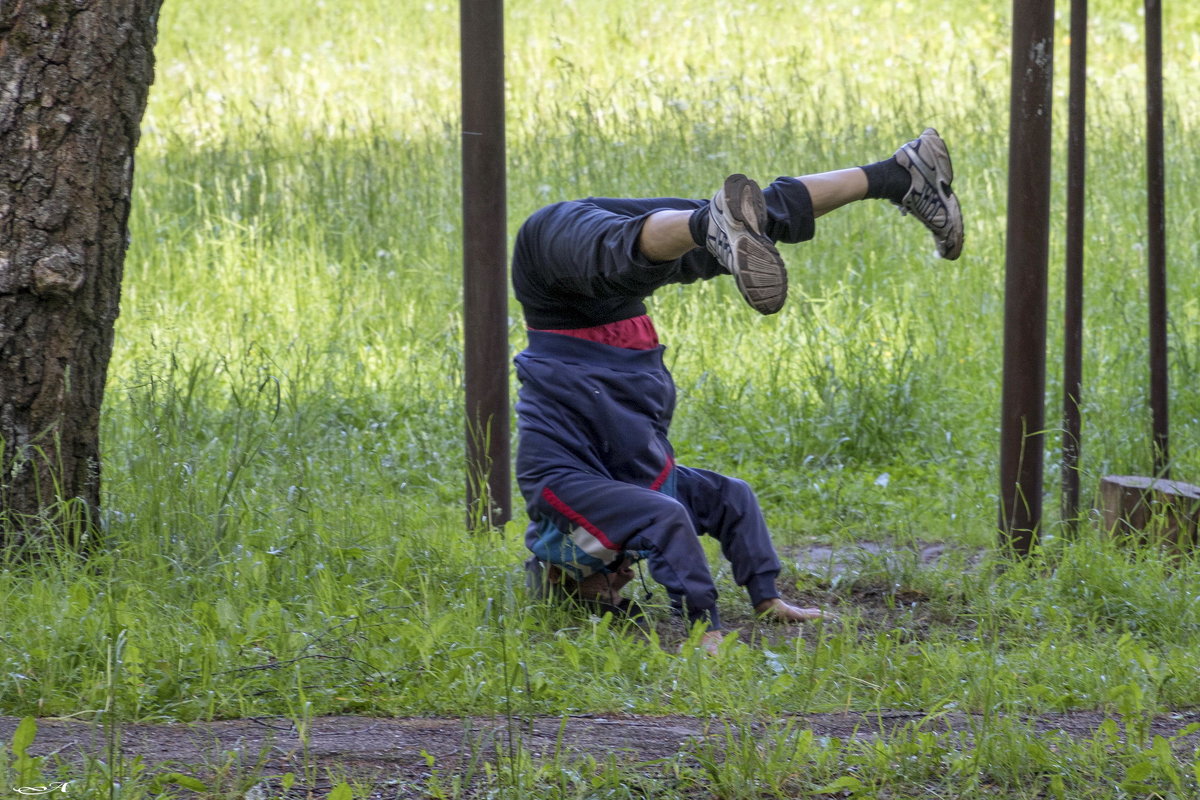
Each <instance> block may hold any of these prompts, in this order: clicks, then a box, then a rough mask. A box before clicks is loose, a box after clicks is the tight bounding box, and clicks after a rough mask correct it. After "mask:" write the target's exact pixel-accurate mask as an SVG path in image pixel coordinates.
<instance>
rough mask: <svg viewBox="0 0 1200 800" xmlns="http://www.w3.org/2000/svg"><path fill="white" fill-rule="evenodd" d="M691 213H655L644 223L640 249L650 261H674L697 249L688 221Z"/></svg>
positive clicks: (672, 211) (639, 244) (640, 237)
mask: <svg viewBox="0 0 1200 800" xmlns="http://www.w3.org/2000/svg"><path fill="white" fill-rule="evenodd" d="M691 216H692V212H691V211H677V210H671V209H667V210H663V211H655V212H654V213H653V214H651V215H650V216H648V217H646V221H645V222H644V223H642V232H641V234H640V235H639V236H638V249H639V250H641V251H642V255H644V256H645V257H646V258H647V259H649V260H650V261H659V262H662V261H674V260H675V259H677V258H679V257H681V256H683V255H684V254H685V253H687V252H688V251H690V250H694V249H695V248H696V243H695V242H694V241H692V234H691V231H690V230H689V229H688V220H689V219H690V218H691Z"/></svg>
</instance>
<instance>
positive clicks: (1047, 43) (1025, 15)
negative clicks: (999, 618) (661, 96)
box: [1000, 0, 1054, 556]
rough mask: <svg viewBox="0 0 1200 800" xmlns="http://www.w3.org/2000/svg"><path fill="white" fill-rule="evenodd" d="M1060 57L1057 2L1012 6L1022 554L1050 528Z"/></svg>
mask: <svg viewBox="0 0 1200 800" xmlns="http://www.w3.org/2000/svg"><path fill="white" fill-rule="evenodd" d="M1053 55H1054V2H1053V0H1013V46H1012V94H1011V101H1010V102H1011V107H1010V109H1009V149H1008V165H1009V166H1008V169H1009V173H1008V232H1007V238H1006V245H1005V246H1006V251H1005V284H1004V375H1003V388H1002V398H1001V414H1000V417H1001V418H1000V544H1001V546H1002V547H1007V548H1009V549H1010V551H1011V552H1013V553H1014V554H1016V555H1022V556H1024V555H1028V554H1029V553H1030V551H1031V550H1032V549H1033V545H1034V543H1035V542H1036V540H1037V536H1038V535H1039V531H1040V527H1041V522H1042V476H1043V457H1042V447H1043V440H1044V438H1045V434H1044V432H1043V427H1044V423H1045V411H1046V410H1045V401H1044V394H1045V388H1046V274H1047V263H1048V260H1049V250H1050V142H1051V129H1050V115H1051V110H1052V104H1053V95H1052V91H1051V89H1052V79H1053V74H1054V58H1053Z"/></svg>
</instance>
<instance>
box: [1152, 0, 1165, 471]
mask: <svg viewBox="0 0 1200 800" xmlns="http://www.w3.org/2000/svg"><path fill="white" fill-rule="evenodd" d="M1162 69H1163V64H1162V4H1161V2H1160V0H1146V237H1147V242H1148V246H1147V248H1146V249H1147V254H1148V269H1149V292H1150V416H1151V424H1152V427H1153V438H1154V475H1155V476H1156V477H1159V478H1167V479H1169V478H1170V477H1171V462H1170V457H1169V455H1170V453H1169V450H1168V447H1167V445H1168V423H1167V420H1168V416H1167V220H1166V187H1165V184H1166V176H1165V168H1164V164H1163V160H1164V159H1163V84H1162Z"/></svg>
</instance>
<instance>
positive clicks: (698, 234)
mask: <svg viewBox="0 0 1200 800" xmlns="http://www.w3.org/2000/svg"><path fill="white" fill-rule="evenodd" d="M688 233H690V234H691V235H692V241H693V242H695V243H696V246H697V247H704V246H705V245H706V244H708V205H707V204H705V205H703V206H701V207H700V208H697V209H696V210H695V211H693V212H692V215H691V216H690V217H688Z"/></svg>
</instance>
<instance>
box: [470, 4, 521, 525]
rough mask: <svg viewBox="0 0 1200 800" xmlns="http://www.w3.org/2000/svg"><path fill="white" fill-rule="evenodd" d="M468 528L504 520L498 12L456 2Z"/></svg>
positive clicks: (507, 510)
mask: <svg viewBox="0 0 1200 800" xmlns="http://www.w3.org/2000/svg"><path fill="white" fill-rule="evenodd" d="M459 12H460V15H461V16H460V21H459V23H460V34H461V48H462V50H461V62H462V140H463V141H462V185H463V339H464V344H463V346H464V360H465V381H466V439H467V463H466V468H467V525H468V527H469V528H471V529H476V528H480V527H484V526H488V525H491V526H499V525H503V524H504V523H505V522H507V521H508V520H509V518H510V517H511V514H512V508H511V489H510V485H511V472H510V466H509V461H510V459H509V397H508V269H507V260H508V221H507V213H506V211H507V206H506V203H505V193H506V185H505V181H506V173H505V143H504V3H503V0H461V3H460V6H459Z"/></svg>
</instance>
